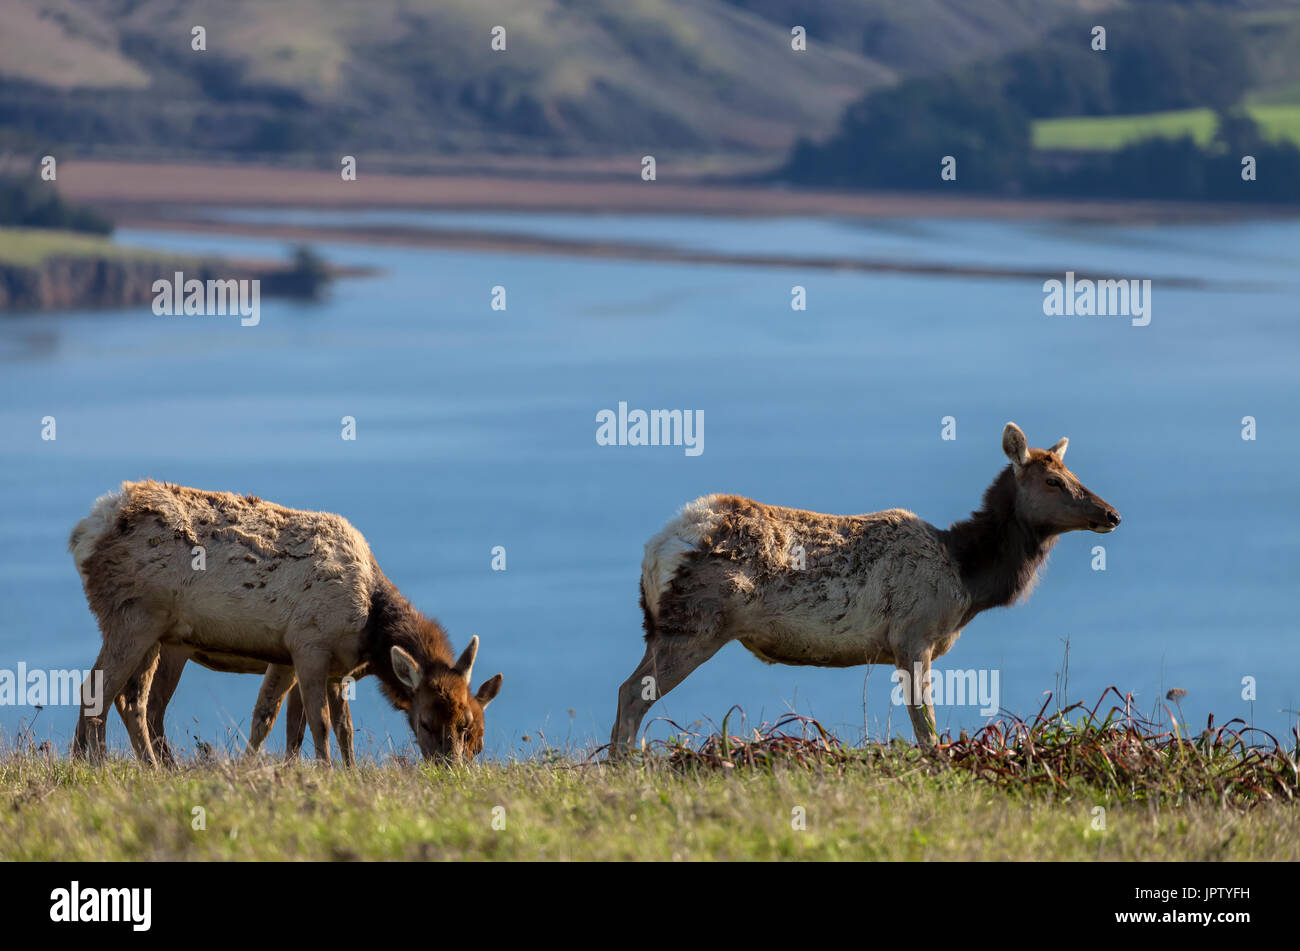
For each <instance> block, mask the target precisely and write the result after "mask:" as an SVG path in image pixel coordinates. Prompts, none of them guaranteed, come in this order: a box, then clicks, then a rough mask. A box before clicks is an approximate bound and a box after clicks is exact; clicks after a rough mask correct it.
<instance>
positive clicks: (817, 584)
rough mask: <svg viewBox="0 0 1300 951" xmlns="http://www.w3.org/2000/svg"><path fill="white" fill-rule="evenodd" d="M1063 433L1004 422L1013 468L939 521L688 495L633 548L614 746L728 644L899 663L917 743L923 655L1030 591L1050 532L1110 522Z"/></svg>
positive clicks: (943, 649)
mask: <svg viewBox="0 0 1300 951" xmlns="http://www.w3.org/2000/svg"><path fill="white" fill-rule="evenodd" d="M1068 442H1069V440H1066V439H1062V440H1061V441H1060V442H1058V443H1057V444H1056V445H1055V446H1053V447H1052V448H1051V449H1030V448H1029V447H1028V444H1027V443H1026V441H1025V434H1024V433H1023V432H1021V430H1020V428H1019V427H1018V426H1016V424H1015V423H1007V425H1006V428H1005V429H1004V430H1003V432H1002V451H1003V452H1004V453H1006V456H1007V458H1008V459H1009V460H1010V461H1011V465H1009V466H1007V467H1006V468H1005V469H1003V470H1002V472H1001V473H999V474H998V476H997V478H996V479H994V480H993V484H992V485H990V486H989V488H988V490H987V491H986V492H985V493H984V502H983V505H982V506H981V508H980V510H979V511H978V512H975V513H973V514H972V515H971V517H970V518H968V519H966V520H964V521H961V522H957V523H955V524H953V525H952V527H950V528H949V529H947V530H946V531H944V530H941V529H938V528H935V527H934V526H933V525H930V524H928V523H927V522H924V521H922V520H921V519H920V518H918V517H917V516H915V515H913V514H912V513H911V512H907V511H904V510H903V509H888V510H886V511H883V512H875V513H872V514H870V515H822V514H820V513H817V512H804V511H800V510H798V509H788V508H779V507H777V506H774V505H764V504H762V503H759V502H754V501H751V500H749V499H745V498H741V497H739V496H734V495H709V496H705V497H704V498H700V499H696V500H695V501H694V502H691V503H690V504H688V505H686V506H685V507H684V508H683V509H682V510H681V512H680V513H679V514H678V515H677V517H676V518H674V519H673V520H672V521H671V522H669V523H668V525H667V526H665V527H664V529H663V530H662V531H661V532H659V534H657V535H655V536H654V537H653V538H652V539H650V541H649V542H648V543H647V544H646V546H645V559H644V560H643V561H642V563H641V609H642V612H643V614H644V618H645V640H646V651H645V656H644V657H643V658H642V660H641V663H640V664H638V665H637V668H636V670H635V671H633V673H632V676H631V677H629V678H628V679H627V681H626V682H625V683H624V684H623V686H622V687H621V688H620V689H619V693H618V714H617V716H616V718H615V721H614V730H613V734H612V736H611V737H610V750H611V754H612V755H618V754H620V753H622V752H624V751H626V750H627V748H628V747H630V746H632V745H633V744H634V743H635V740H636V735H637V733H638V731H639V729H640V725H641V720H642V718H643V717H644V716H645V714H646V711H647V710H649V708H650V707H651V705H652V704H653V703H654V701H655V699H657V698H659V697H662V696H663V695H664V694H666V693H668V691H670V690H672V689H673V688H674V687H676V686H677V685H678V684H679V683H681V682H682V680H683V679H685V678H686V676H687V675H688V674H690V672H691V671H693V670H694V669H695V668H697V667H699V666H700V665H701V664H703V663H704V662H705V661H707V660H708V659H709V658H710V657H712V656H713V655H714V654H715V653H717V651H718V650H719V648H721V647H722V646H723V645H724V644H726V643H728V642H729V641H733V640H738V641H740V643H741V644H743V645H744V646H745V647H746V648H747V649H748V650H749V651H750V652H751V653H752V654H754V655H755V656H756V657H758V659H759V660H762V661H765V662H767V663H782V664H800V665H814V666H818V667H852V666H856V665H858V664H893V665H895V666H896V667H898V668H899V669H900V670H902V671H903V672H904V674H905V676H906V678H907V679H905V680H904V684H910V685H911V686H912V689H910V690H905V691H904V692H903V693H904V698H905V699H906V701H907V705H908V714H909V716H910V717H911V720H912V727H913V730H914V732H915V733H916V737H917V740H918V742H919V743H921V745H922V746H925V747H929V746H931V745H932V744H933V743H934V739H935V719H934V708H933V705H932V704H931V703H930V702H929V699H928V691H925V690H924V689H918V688H923V687H924V685H925V684H926V683H928V681H929V677H930V662H931V661H932V660H933V659H934V658H936V657H940V656H942V655H943V654H945V653H947V651H948V650H949V648H951V647H952V645H953V642H954V641H956V639H957V636H958V635H959V634H960V633H961V631H962V628H964V627H965V626H966V625H967V624H968V623H969V622H970V620H971V618H973V617H975V615H976V614H979V613H980V612H981V611H985V610H988V609H989V608H993V607H999V606H1002V605H1010V604H1013V603H1015V602H1016V601H1017V600H1018V599H1019V598H1020V597H1021V596H1023V595H1025V594H1027V593H1028V591H1029V590H1030V588H1031V587H1032V586H1033V583H1034V580H1035V578H1036V577H1037V573H1038V569H1039V566H1040V565H1042V563H1043V560H1044V559H1045V558H1046V557H1047V554H1048V552H1049V551H1050V550H1051V548H1052V545H1053V544H1054V543H1055V541H1056V537H1057V536H1058V535H1060V534H1061V533H1062V532H1069V531H1074V530H1077V529H1089V530H1091V531H1094V532H1109V531H1112V530H1113V529H1114V528H1115V526H1117V525H1118V524H1119V520H1120V519H1119V513H1118V512H1117V511H1115V509H1114V508H1113V507H1112V506H1111V505H1109V504H1108V503H1106V502H1105V501H1103V500H1102V499H1101V498H1099V497H1097V496H1096V495H1094V494H1093V493H1092V492H1090V491H1088V489H1086V488H1084V486H1083V485H1082V484H1081V483H1080V482H1079V480H1078V478H1076V477H1075V475H1074V473H1072V472H1071V471H1070V470H1069V469H1067V468H1066V467H1065V464H1064V462H1062V459H1063V458H1064V457H1065V449H1066V446H1067V444H1068ZM800 555H801V556H802V557H800ZM917 672H919V674H920V676H919V678H918V677H917V676H916V674H917ZM645 678H651V679H649V680H646V679H645ZM647 687H649V688H650V689H649V690H647ZM648 695H651V696H650V699H646V697H647V696H648Z"/></svg>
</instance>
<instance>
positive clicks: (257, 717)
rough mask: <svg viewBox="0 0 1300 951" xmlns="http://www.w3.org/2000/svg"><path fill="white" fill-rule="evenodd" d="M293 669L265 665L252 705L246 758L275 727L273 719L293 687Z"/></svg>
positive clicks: (254, 751)
mask: <svg viewBox="0 0 1300 951" xmlns="http://www.w3.org/2000/svg"><path fill="white" fill-rule="evenodd" d="M294 677H295V675H294V669H293V668H292V667H289V666H286V665H284V664H267V666H266V675H265V676H264V677H263V678H262V689H261V690H259V691H258V693H257V703H255V704H254V705H253V722H252V723H251V724H250V725H249V728H248V749H247V750H246V751H245V755H246V756H255V755H256V754H257V751H258V750H260V749H261V748H262V744H263V743H264V742H266V737H267V734H269V733H270V732H271V727H273V726H275V718H276V717H277V716H278V715H279V713H280V704H282V703H283V702H284V695H285V694H286V693H288V692H289V690H290V688H292V687H293V682H294Z"/></svg>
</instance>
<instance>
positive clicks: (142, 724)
mask: <svg viewBox="0 0 1300 951" xmlns="http://www.w3.org/2000/svg"><path fill="white" fill-rule="evenodd" d="M159 653H160V652H159V648H158V645H157V644H155V645H154V646H153V648H152V649H151V650H150V651H149V652H148V653H147V654H146V655H145V658H144V660H143V661H141V662H140V666H139V667H137V668H136V669H135V670H134V671H132V673H131V676H130V677H128V678H127V681H126V683H125V684H123V685H122V692H121V693H119V694H118V695H117V697H116V698H115V699H114V700H113V705H114V706H115V707H117V712H118V714H119V715H120V716H121V717H122V724H123V725H124V726H125V727H126V733H127V736H129V737H130V738H131V747H132V749H134V750H135V755H136V757H137V758H139V759H140V761H141V762H145V763H147V762H149V754H148V752H147V750H146V747H147V746H148V745H149V736H150V732H151V731H150V730H149V724H148V720H147V712H148V704H149V694H150V688H151V686H152V684H153V679H154V671H155V670H156V669H157V667H158V656H159Z"/></svg>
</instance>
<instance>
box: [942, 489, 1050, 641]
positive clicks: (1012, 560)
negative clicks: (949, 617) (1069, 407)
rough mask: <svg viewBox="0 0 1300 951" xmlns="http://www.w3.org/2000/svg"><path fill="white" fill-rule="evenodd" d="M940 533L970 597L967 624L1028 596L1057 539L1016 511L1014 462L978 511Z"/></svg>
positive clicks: (988, 490) (987, 491)
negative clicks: (1012, 468)
mask: <svg viewBox="0 0 1300 951" xmlns="http://www.w3.org/2000/svg"><path fill="white" fill-rule="evenodd" d="M939 536H940V538H941V540H942V541H943V543H944V544H945V545H946V546H947V548H948V551H949V552H950V553H951V554H952V557H953V560H954V561H955V562H956V563H957V565H958V568H959V569H960V571H961V580H962V584H963V585H964V586H965V588H966V591H967V593H968V594H969V596H970V608H969V609H968V610H967V612H966V616H965V617H964V618H963V619H962V625H963V626H964V625H965V624H966V623H967V622H969V621H970V619H971V618H973V617H974V616H975V615H976V614H979V613H980V612H981V611H986V610H988V609H989V608H996V607H1003V606H1005V605H1009V604H1014V603H1015V602H1016V601H1017V600H1019V599H1020V598H1021V597H1022V596H1024V595H1026V594H1028V593H1029V591H1030V590H1031V589H1032V588H1033V586H1034V582H1035V581H1036V580H1037V577H1038V569H1039V568H1040V567H1041V566H1042V564H1043V562H1044V560H1046V558H1047V555H1048V553H1049V552H1050V551H1051V550H1052V546H1053V545H1054V544H1055V543H1056V537H1057V536H1056V535H1055V534H1053V533H1050V532H1044V531H1043V530H1041V529H1037V528H1035V527H1034V526H1032V525H1029V524H1028V523H1027V522H1026V521H1025V520H1024V519H1023V518H1021V517H1020V515H1019V513H1017V511H1016V478H1015V475H1014V474H1013V473H1012V471H1011V466H1007V467H1006V468H1005V469H1003V470H1002V472H1000V473H999V474H998V476H997V478H995V479H994V480H993V482H992V484H991V485H989V487H988V489H986V490H985V492H984V500H983V502H982V503H981V505H980V508H979V510H978V511H976V512H972V513H971V516H970V518H967V519H963V520H962V521H960V522H954V523H953V524H952V526H951V527H950V528H949V529H948V530H947V531H945V532H940V533H939Z"/></svg>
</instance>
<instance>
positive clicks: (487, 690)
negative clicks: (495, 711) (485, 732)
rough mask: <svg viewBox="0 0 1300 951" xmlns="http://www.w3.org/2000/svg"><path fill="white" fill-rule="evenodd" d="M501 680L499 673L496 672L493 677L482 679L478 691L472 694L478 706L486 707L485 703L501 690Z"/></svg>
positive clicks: (489, 701) (490, 700)
mask: <svg viewBox="0 0 1300 951" xmlns="http://www.w3.org/2000/svg"><path fill="white" fill-rule="evenodd" d="M501 680H502V677H501V675H500V674H497V675H496V676H495V677H489V678H488V679H487V680H485V681H483V684H482V686H480V687H479V688H478V693H476V694H474V699H475V700H477V701H478V705H479V706H480V707H483V708H484V709H486V708H487V705H488V704H489V703H491V702H492V701H493V700H494V699H495V698H496V695H497V694H498V693H500V692H501Z"/></svg>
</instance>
